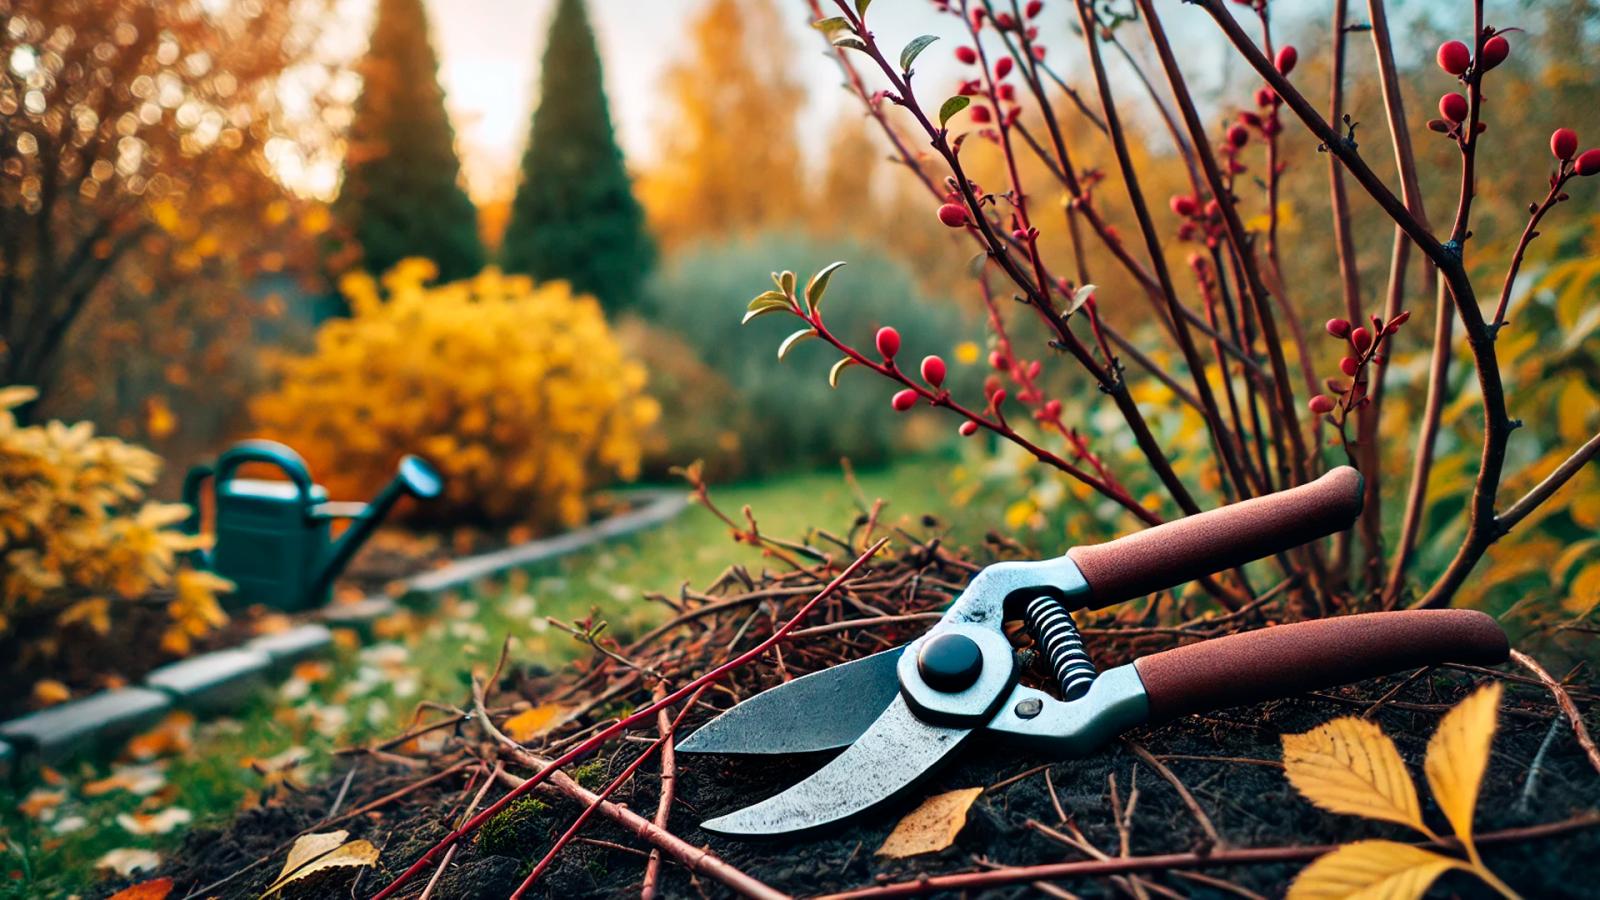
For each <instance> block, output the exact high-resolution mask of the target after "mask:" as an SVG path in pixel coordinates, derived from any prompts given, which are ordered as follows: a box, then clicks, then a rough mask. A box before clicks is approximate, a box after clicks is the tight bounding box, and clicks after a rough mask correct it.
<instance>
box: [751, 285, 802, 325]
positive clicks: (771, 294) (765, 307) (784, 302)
mask: <svg viewBox="0 0 1600 900" xmlns="http://www.w3.org/2000/svg"><path fill="white" fill-rule="evenodd" d="M793 310H794V307H792V306H790V305H789V298H788V297H785V296H784V295H782V294H780V293H778V292H777V291H767V292H765V293H763V294H759V295H757V297H756V298H755V299H754V300H751V301H750V306H749V307H748V310H747V311H746V312H745V314H744V318H743V319H742V320H740V322H739V324H740V325H743V324H744V323H746V322H748V321H750V320H751V319H754V318H756V317H757V316H764V315H766V314H767V313H770V312H780V311H781V312H792V311H793Z"/></svg>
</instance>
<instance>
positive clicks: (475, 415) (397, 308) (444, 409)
mask: <svg viewBox="0 0 1600 900" xmlns="http://www.w3.org/2000/svg"><path fill="white" fill-rule="evenodd" d="M434 272H435V270H434V267H433V264H432V263H430V262H428V261H426V260H419V259H411V260H405V261H403V262H401V263H400V264H399V265H397V266H396V267H395V268H394V269H392V270H390V271H389V272H388V273H387V274H385V275H384V276H383V278H382V282H381V284H380V283H379V282H378V281H377V280H375V279H373V278H372V277H371V276H369V275H367V274H365V273H354V274H351V275H348V276H346V277H345V278H344V279H343V280H342V281H341V283H340V290H341V292H342V293H343V294H344V296H345V298H346V299H347V301H348V302H349V305H350V311H351V316H350V318H348V319H334V320H331V321H329V322H327V323H326V324H324V325H323V326H322V327H321V329H319V331H318V332H317V338H316V348H315V349H314V351H313V352H311V353H310V354H309V355H306V356H300V357H293V358H287V359H282V360H279V361H278V364H279V368H280V370H281V376H282V377H281V382H280V383H279V385H278V387H277V388H276V389H275V390H273V391H272V392H271V393H269V394H266V395H264V396H261V397H258V398H257V399H256V401H255V402H254V403H253V404H252V405H251V412H252V415H253V417H254V419H255V421H256V422H257V423H258V425H259V426H260V429H261V430H262V431H263V432H264V433H265V434H267V435H269V436H271V437H273V438H276V439H278V440H281V441H283V442H284V443H286V444H288V445H289V446H291V447H294V448H295V449H296V450H298V451H299V452H300V453H301V454H303V455H304V456H305V457H306V459H307V460H308V461H309V462H310V464H311V466H312V470H313V472H314V473H315V475H316V477H317V480H318V481H319V482H321V483H322V484H324V485H326V486H327V487H328V489H329V491H330V493H331V494H332V495H333V496H335V497H340V498H364V497H366V496H369V495H370V494H372V493H373V492H375V491H376V490H377V489H378V488H380V487H382V485H383V484H384V483H386V482H387V481H388V480H389V479H390V478H391V477H392V476H393V474H394V467H395V463H396V461H397V460H398V459H399V457H400V456H401V455H402V454H404V453H418V454H421V455H422V456H424V457H426V458H427V459H428V461H429V462H431V463H433V464H434V465H435V466H436V467H437V468H438V469H439V471H440V473H441V474H443V475H444V477H445V491H444V494H443V496H441V497H440V498H438V499H437V500H432V501H429V502H428V503H427V504H426V505H425V506H422V507H420V508H419V509H418V514H420V515H425V516H428V517H430V518H436V519H451V520H459V519H473V520H480V521H500V522H504V521H523V522H530V523H533V524H535V525H540V526H550V525H573V524H576V523H578V522H580V521H582V520H583V518H584V515H585V512H586V508H585V504H584V494H585V492H586V491H587V490H588V489H589V488H590V487H592V486H593V485H595V484H597V483H600V482H602V481H605V480H609V479H611V478H613V477H618V476H620V477H621V478H624V479H631V478H634V477H635V476H636V475H637V474H638V471H639V461H640V455H641V452H642V451H641V446H642V444H641V439H642V435H643V433H644V431H645V430H646V429H647V428H648V427H649V426H650V425H651V424H652V423H653V422H654V421H655V419H656V418H657V416H658V415H659V409H658V407H657V405H656V403H655V401H653V400H651V399H650V398H649V397H647V396H646V395H645V394H644V386H645V371H644V368H643V367H642V366H639V365H637V364H635V363H633V362H630V361H628V360H627V359H625V358H624V354H623V352H622V350H621V348H620V347H619V345H618V343H617V341H616V340H615V338H614V337H613V335H612V332H611V329H610V327H609V326H608V325H607V324H606V320H605V315H604V314H603V313H602V311H601V309H600V305H599V303H597V302H596V301H595V299H594V298H593V297H590V296H587V295H576V294H574V293H572V291H571V289H570V288H568V286H567V285H566V284H565V283H564V282H552V283H549V284H542V285H535V284H534V283H533V281H532V280H531V279H529V278H527V277H525V276H518V275H504V274H501V273H500V272H499V271H498V270H496V269H492V268H491V269H486V270H484V271H483V272H482V273H481V274H479V275H477V276H475V277H473V278H469V279H465V280H462V281H457V282H451V283H449V284H442V285H433V284H430V283H429V282H430V281H431V280H432V279H433V277H434Z"/></svg>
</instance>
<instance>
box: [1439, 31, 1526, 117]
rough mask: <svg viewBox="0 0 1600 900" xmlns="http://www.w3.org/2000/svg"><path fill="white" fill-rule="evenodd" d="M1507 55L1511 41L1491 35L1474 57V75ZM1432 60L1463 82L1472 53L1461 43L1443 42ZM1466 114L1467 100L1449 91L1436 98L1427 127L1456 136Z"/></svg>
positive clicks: (1484, 70)
mask: <svg viewBox="0 0 1600 900" xmlns="http://www.w3.org/2000/svg"><path fill="white" fill-rule="evenodd" d="M1510 55H1511V42H1510V41H1508V40H1506V36H1505V35H1503V34H1496V35H1492V36H1491V37H1490V38H1489V39H1488V40H1486V41H1484V42H1483V50H1482V52H1481V53H1480V54H1479V56H1478V65H1477V68H1476V70H1475V71H1476V74H1478V75H1482V74H1483V73H1484V72H1487V71H1489V70H1490V69H1493V68H1494V67H1495V66H1498V65H1500V64H1501V63H1503V62H1505V61H1506V57H1508V56H1510ZM1436 58H1437V59H1438V61H1439V68H1441V69H1443V70H1445V71H1446V72H1448V73H1449V74H1451V75H1454V76H1455V77H1456V78H1458V79H1461V80H1462V81H1466V80H1467V77H1468V74H1469V73H1471V72H1473V71H1474V69H1473V64H1472V50H1471V49H1470V48H1468V47H1467V45H1466V44H1464V43H1462V42H1461V41H1445V42H1444V43H1442V44H1440V45H1439V52H1438V54H1437V57H1436ZM1470 112H1471V106H1470V104H1468V102H1467V98H1466V97H1463V96H1462V95H1461V94H1459V93H1457V92H1455V91H1450V92H1448V93H1446V94H1445V95H1444V96H1442V97H1440V98H1439V118H1437V119H1434V120H1432V121H1430V122H1429V123H1428V127H1429V128H1431V129H1433V130H1434V131H1437V132H1440V133H1441V134H1448V135H1454V136H1458V137H1459V130H1458V126H1460V125H1461V124H1462V123H1464V122H1466V121H1467V116H1468V115H1469V114H1470ZM1483 129H1484V125H1483V123H1482V122H1479V123H1478V128H1477V130H1478V131H1480V132H1481V131H1483Z"/></svg>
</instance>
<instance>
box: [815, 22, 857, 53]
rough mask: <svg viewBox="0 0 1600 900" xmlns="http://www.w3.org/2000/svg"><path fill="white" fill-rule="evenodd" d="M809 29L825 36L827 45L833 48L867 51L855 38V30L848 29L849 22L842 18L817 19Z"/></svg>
mask: <svg viewBox="0 0 1600 900" xmlns="http://www.w3.org/2000/svg"><path fill="white" fill-rule="evenodd" d="M811 27H812V28H815V29H817V30H818V31H820V32H822V33H823V34H825V35H827V36H828V43H830V44H832V45H834V46H835V47H850V48H852V49H855V50H865V49H867V45H866V44H863V43H861V41H860V40H859V39H858V38H857V37H856V33H855V30H854V29H852V28H851V27H850V22H849V20H848V19H846V18H844V17H843V16H832V17H830V18H827V19H818V20H817V21H815V22H812V23H811Z"/></svg>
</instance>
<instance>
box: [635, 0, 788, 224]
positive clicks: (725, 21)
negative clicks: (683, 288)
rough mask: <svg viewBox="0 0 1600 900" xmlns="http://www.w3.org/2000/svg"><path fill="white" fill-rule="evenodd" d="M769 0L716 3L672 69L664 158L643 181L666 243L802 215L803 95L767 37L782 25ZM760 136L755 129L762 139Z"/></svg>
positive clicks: (664, 124)
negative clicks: (799, 113) (768, 48)
mask: <svg viewBox="0 0 1600 900" xmlns="http://www.w3.org/2000/svg"><path fill="white" fill-rule="evenodd" d="M781 25H782V23H781V22H780V21H779V20H778V15H777V12H776V9H775V8H774V6H773V4H772V2H771V0H712V2H711V3H709V4H707V5H706V8H705V10H704V11H703V12H701V13H700V15H699V17H698V18H696V19H695V20H694V22H693V23H691V24H690V26H689V51H688V53H687V55H686V56H685V57H683V58H681V59H679V60H678V61H677V62H676V63H674V64H673V66H672V67H671V68H670V69H669V70H668V71H667V75H666V79H665V82H664V85H665V93H666V104H665V106H666V108H667V110H668V112H667V113H666V115H665V116H664V117H663V120H662V131H661V140H662V152H661V155H660V158H661V160H662V161H661V163H659V164H658V165H657V167H656V168H655V169H654V170H652V171H650V172H647V173H645V177H644V178H643V179H642V182H641V184H640V193H641V196H642V198H643V200H644V204H645V211H646V213H647V216H648V218H649V221H650V224H651V227H652V229H653V231H654V232H655V234H656V236H657V238H658V239H659V240H660V242H661V244H662V245H663V246H664V247H666V248H669V249H670V248H672V247H674V246H681V245H682V244H684V243H686V242H688V241H691V240H694V239H696V238H703V237H726V236H730V235H740V234H747V233H749V232H751V231H754V230H757V229H760V228H763V227H767V226H771V225H782V224H790V223H799V222H801V221H803V220H804V217H805V212H806V210H805V207H804V205H803V192H804V178H805V173H804V169H803V165H802V161H801V158H800V151H799V149H798V147H797V146H796V143H795V141H794V137H795V134H796V121H795V110H797V109H798V108H799V106H800V103H801V101H802V99H803V97H804V93H803V91H802V89H801V87H800V85H798V84H797V83H796V82H795V81H794V79H793V78H792V77H791V76H790V75H789V73H788V67H787V65H786V63H785V60H783V58H782V57H781V56H779V55H776V54H770V53H764V52H762V50H761V49H760V48H761V46H762V40H761V36H762V35H770V34H773V33H775V32H777V31H778V30H779V29H780V28H781ZM756 135H759V136H760V137H759V139H757V138H756V137H754V136H756Z"/></svg>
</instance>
